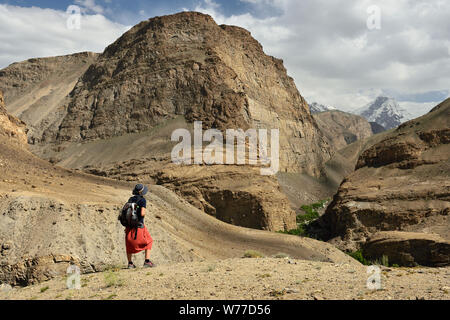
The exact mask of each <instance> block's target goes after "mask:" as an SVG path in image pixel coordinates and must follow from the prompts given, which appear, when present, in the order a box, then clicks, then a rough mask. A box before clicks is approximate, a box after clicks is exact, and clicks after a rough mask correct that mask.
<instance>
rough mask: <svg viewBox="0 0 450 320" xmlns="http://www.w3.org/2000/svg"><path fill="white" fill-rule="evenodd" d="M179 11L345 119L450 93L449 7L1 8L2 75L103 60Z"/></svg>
mask: <svg viewBox="0 0 450 320" xmlns="http://www.w3.org/2000/svg"><path fill="white" fill-rule="evenodd" d="M71 5H76V6H77V7H78V8H79V10H80V14H81V20H80V28H79V29H77V28H73V26H74V24H73V23H74V22H73V21H74V20H71V21H72V22H70V23H71V24H70V23H69V25H68V18H69V19H70V17H69V13H68V10H67V9H68V8H69V6H71ZM72 8H74V7H72ZM75 9H76V8H75ZM183 10H196V11H201V12H204V13H208V14H210V15H212V16H213V18H214V19H215V20H216V22H218V23H219V24H222V23H225V24H233V25H239V26H242V27H245V28H247V29H248V30H250V31H251V32H252V34H253V36H254V37H255V38H256V39H257V40H259V41H260V42H261V43H262V45H263V46H264V50H265V51H266V53H267V54H270V55H273V56H276V57H278V58H282V59H283V60H284V62H285V66H286V68H287V70H288V73H289V74H290V75H291V76H292V77H293V78H294V79H295V81H296V84H297V87H298V89H299V90H300V93H301V94H302V95H303V96H304V97H305V98H306V99H307V100H308V101H309V102H313V101H316V102H319V103H322V104H327V105H331V106H335V107H337V108H340V109H343V110H352V109H355V108H358V107H361V106H363V105H365V104H367V103H368V102H370V101H371V100H373V99H374V98H375V97H377V96H379V95H386V96H390V97H393V98H395V99H397V100H398V101H399V102H400V104H401V105H402V106H404V107H406V108H408V109H409V110H410V111H411V112H412V113H424V112H426V111H428V110H429V109H430V108H431V107H432V106H434V105H436V104H437V103H438V102H440V101H442V100H444V99H445V98H447V97H448V96H449V93H450V19H449V17H450V1H448V0H427V1H421V0H397V1H391V0H389V1H388V0H358V1H351V0H188V1H181V0H153V1H144V0H138V1H131V0H128V1H127V0H72V1H66V0H62V1H49V0H41V1H27V0H6V1H4V0H2V1H0V68H3V67H6V66H8V65H9V64H10V63H12V62H15V61H21V60H25V59H28V58H31V57H44V56H53V55H63V54H69V53H74V52H79V51H86V50H89V51H96V52H102V51H103V49H104V48H105V47H106V46H107V45H108V44H110V43H111V42H113V41H114V40H115V39H116V38H118V37H119V36H120V35H121V34H122V33H123V32H125V31H126V30H128V29H129V28H130V27H131V26H132V25H134V24H136V23H138V22H140V21H142V20H145V19H148V18H151V17H153V16H157V15H164V14H170V13H175V12H179V11H183ZM70 13H77V12H76V11H73V10H71V11H70ZM70 25H71V26H72V28H71V27H70Z"/></svg>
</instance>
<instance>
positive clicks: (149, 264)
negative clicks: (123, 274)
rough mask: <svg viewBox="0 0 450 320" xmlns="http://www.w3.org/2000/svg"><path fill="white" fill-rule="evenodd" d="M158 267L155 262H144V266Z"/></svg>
mask: <svg viewBox="0 0 450 320" xmlns="http://www.w3.org/2000/svg"><path fill="white" fill-rule="evenodd" d="M154 267H156V266H155V264H154V263H153V262H151V261H148V262H144V268H154Z"/></svg>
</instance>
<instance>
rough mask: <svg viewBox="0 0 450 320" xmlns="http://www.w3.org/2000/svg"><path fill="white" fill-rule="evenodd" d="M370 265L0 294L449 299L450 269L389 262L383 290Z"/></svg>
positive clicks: (207, 267)
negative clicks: (370, 282) (371, 280)
mask: <svg viewBox="0 0 450 320" xmlns="http://www.w3.org/2000/svg"><path fill="white" fill-rule="evenodd" d="M369 276H370V274H368V273H367V268H366V267H365V266H361V267H355V266H354V265H349V264H335V263H325V262H314V261H305V260H292V259H288V258H282V259H275V258H257V259H249V258H242V259H226V260H220V261H203V262H195V263H185V264H172V265H164V266H161V267H156V268H153V269H144V268H138V269H135V270H123V269H121V268H120V267H117V268H116V269H111V270H108V271H106V272H102V273H94V274H86V275H81V289H79V290H76V289H67V286H66V278H55V279H53V280H51V281H48V282H44V283H40V284H38V285H34V286H29V287H25V288H13V289H10V290H8V289H7V288H3V289H1V290H0V299H13V300H15V299H20V300H22V299H33V300H34V299H38V300H40V299H46V300H48V299H50V300H52V299H60V300H64V299H67V300H69V299H74V300H86V299H89V300H104V299H108V300H109V299H114V300H117V299H121V300H122V299H123V300H126V299H133V300H136V299H137V300H139V299H151V300H170V299H175V300H180V299H199V300H204V299H213V300H217V299H219V300H230V299H233V300H234V299H236V300H252V299H256V300H267V299H292V300H321V299H333V300H336V299H339V300H340V299H346V300H352V299H356V300H378V299H383V300H391V299H393V300H394V299H395V300H397V299H401V300H417V299H420V300H422V299H425V300H429V299H433V300H447V299H449V291H450V268H449V267H446V268H422V267H420V268H386V267H381V289H379V290H372V289H368V288H367V279H368V277H369Z"/></svg>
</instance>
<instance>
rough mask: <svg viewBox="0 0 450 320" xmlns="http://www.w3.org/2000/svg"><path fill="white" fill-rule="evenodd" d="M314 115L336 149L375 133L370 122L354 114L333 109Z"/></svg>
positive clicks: (330, 143)
mask: <svg viewBox="0 0 450 320" xmlns="http://www.w3.org/2000/svg"><path fill="white" fill-rule="evenodd" d="M313 117H314V119H315V120H316V122H317V124H318V126H319V129H320V130H321V131H322V133H323V134H324V135H325V137H326V139H327V140H328V142H329V145H330V146H331V147H332V148H333V149H334V150H336V151H337V150H340V149H342V148H345V147H346V146H347V145H349V144H351V143H353V142H355V141H358V140H364V139H367V138H369V137H370V136H372V134H373V133H372V128H371V126H370V124H369V122H368V121H367V120H366V119H364V118H363V117H360V116H357V115H354V114H350V113H346V112H342V111H338V110H331V111H325V112H320V113H317V114H314V115H313Z"/></svg>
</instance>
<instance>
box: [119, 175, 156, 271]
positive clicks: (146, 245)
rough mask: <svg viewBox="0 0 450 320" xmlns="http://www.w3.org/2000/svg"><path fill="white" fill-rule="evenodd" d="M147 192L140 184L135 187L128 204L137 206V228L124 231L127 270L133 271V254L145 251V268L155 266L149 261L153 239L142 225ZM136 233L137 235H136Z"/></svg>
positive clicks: (145, 187)
mask: <svg viewBox="0 0 450 320" xmlns="http://www.w3.org/2000/svg"><path fill="white" fill-rule="evenodd" d="M147 192H148V187H147V186H144V185H142V184H138V185H136V187H135V188H134V190H133V197H131V198H130V199H129V200H128V202H130V203H136V204H137V206H138V210H137V213H138V216H139V226H138V227H137V228H126V229H125V243H126V248H127V258H128V268H129V269H134V268H136V266H135V265H134V263H133V260H132V257H133V254H136V253H139V252H142V251H145V263H144V267H145V268H153V267H154V266H155V265H154V264H153V263H152V262H151V261H150V250H151V249H152V244H153V239H152V237H151V236H150V233H149V232H148V230H147V227H146V226H145V224H144V218H145V215H146V208H147V200H146V199H145V197H144V196H145V195H146V194H147ZM136 233H137V234H136Z"/></svg>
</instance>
